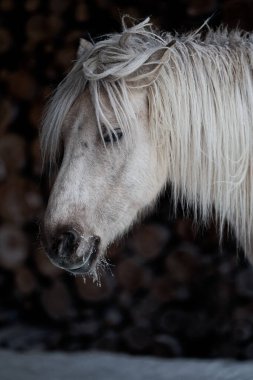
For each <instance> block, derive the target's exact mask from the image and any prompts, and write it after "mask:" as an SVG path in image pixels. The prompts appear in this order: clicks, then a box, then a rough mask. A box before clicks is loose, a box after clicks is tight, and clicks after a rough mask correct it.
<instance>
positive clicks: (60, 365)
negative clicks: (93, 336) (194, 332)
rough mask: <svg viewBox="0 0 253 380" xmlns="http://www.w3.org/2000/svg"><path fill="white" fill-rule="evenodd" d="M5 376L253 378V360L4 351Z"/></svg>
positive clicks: (34, 379)
mask: <svg viewBox="0 0 253 380" xmlns="http://www.w3.org/2000/svg"><path fill="white" fill-rule="evenodd" d="M0 379H1V380H81V379H84V380H142V379H143V380H144V379H145V380H252V379H253V362H249V361H248V362H236V361H225V360H189V359H186V360H184V359H174V360H169V359H158V358H153V357H152V358H150V357H138V356H135V357H133V356H128V355H118V354H111V353H102V352H88V353H87V352H83V353H81V352H78V353H60V352H57V353H55V352H52V353H50V352H47V353H45V352H43V353H40V352H26V353H18V352H12V351H0Z"/></svg>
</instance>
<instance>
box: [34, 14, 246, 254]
mask: <svg viewBox="0 0 253 380" xmlns="http://www.w3.org/2000/svg"><path fill="white" fill-rule="evenodd" d="M252 44H253V35H252V34H250V33H245V32H242V31H240V30H235V31H231V32H228V30H227V29H226V28H220V29H218V30H217V31H212V30H209V28H207V31H205V35H204V36H203V32H201V31H197V32H191V33H187V34H183V35H178V34H170V33H160V32H158V31H156V30H154V29H153V27H152V25H151V23H150V22H149V19H146V20H145V21H143V22H141V23H139V24H137V25H133V26H131V27H127V26H126V24H125V21H124V18H123V31H122V32H121V33H115V34H110V35H107V36H106V38H105V39H104V40H102V41H99V42H97V43H96V44H95V45H94V46H93V47H92V48H91V49H90V50H87V51H85V52H84V53H83V54H82V55H81V56H80V57H79V58H78V60H77V61H76V62H75V64H74V66H73V68H72V70H71V71H70V73H69V74H68V75H67V77H66V78H65V79H64V80H63V81H62V83H61V84H60V85H59V86H58V88H57V90H56V92H55V94H54V96H53V97H52V100H51V101H50V103H49V106H48V109H47V112H46V115H45V118H44V122H43V128H42V135H41V141H42V152H43V157H44V160H45V161H46V160H48V161H49V163H51V164H52V163H54V162H55V161H57V151H58V147H59V145H60V139H61V129H62V125H63V121H64V119H65V117H66V115H67V114H68V112H69V110H70V108H71V107H72V105H73V104H74V102H75V101H76V100H77V99H78V97H79V95H80V94H82V93H83V91H84V90H85V88H86V87H88V88H89V91H90V94H91V98H92V101H93V104H94V108H95V111H96V116H97V121H98V128H99V129H100V131H101V125H102V123H103V124H105V125H106V127H107V128H108V129H109V130H113V126H112V125H110V121H108V120H106V116H105V112H104V111H105V106H104V104H102V102H101V97H100V94H101V92H102V91H105V93H106V94H107V96H108V99H109V101H110V105H111V107H112V109H113V111H114V113H115V116H116V119H117V122H118V124H119V126H120V127H121V128H122V130H123V133H125V134H127V135H128V136H129V138H130V137H131V131H133V130H134V128H137V120H136V117H135V115H134V112H133V108H132V105H131V89H133V88H140V89H141V88H145V91H147V94H148V103H149V120H150V133H151V135H152V140H153V144H155V145H156V146H157V151H158V159H159V160H160V165H161V167H162V168H164V170H167V172H168V182H169V183H171V185H172V187H173V191H174V199H175V204H176V202H177V201H178V199H181V200H182V199H186V200H187V204H190V205H191V206H193V209H194V212H195V216H196V217H201V218H202V219H203V220H207V219H208V217H209V215H210V214H211V210H212V207H213V206H215V210H216V216H217V219H218V221H219V224H220V226H221V227H220V229H221V232H222V228H223V225H224V223H225V221H226V220H227V221H228V222H229V223H231V225H232V227H233V229H234V231H235V233H236V236H237V237H238V239H239V241H240V244H241V245H242V247H243V248H244V249H245V250H246V251H247V252H248V253H250V251H251V250H252V223H253V194H252V192H253V168H252V142H253V138H252V132H253V125H252V124H253V122H252V110H253V81H252V64H253V53H252V52H253V46H252Z"/></svg>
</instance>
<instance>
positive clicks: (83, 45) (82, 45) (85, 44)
mask: <svg viewBox="0 0 253 380" xmlns="http://www.w3.org/2000/svg"><path fill="white" fill-rule="evenodd" d="M92 46H93V45H92V43H91V42H90V41H87V40H85V39H84V38H80V41H79V47H78V50H77V58H79V57H80V56H81V55H82V54H83V53H84V52H85V50H89V49H91V48H92Z"/></svg>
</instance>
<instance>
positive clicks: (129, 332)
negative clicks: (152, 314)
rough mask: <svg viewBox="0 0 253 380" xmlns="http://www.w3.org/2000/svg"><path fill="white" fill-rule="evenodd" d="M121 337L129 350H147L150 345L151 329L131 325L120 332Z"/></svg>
mask: <svg viewBox="0 0 253 380" xmlns="http://www.w3.org/2000/svg"><path fill="white" fill-rule="evenodd" d="M122 338H123V340H124V343H125V344H126V346H127V349H128V350H130V351H131V352H139V353H141V352H143V351H145V352H147V351H149V350H150V349H151V347H152V331H151V329H150V327H145V326H131V327H128V328H127V329H125V331H123V333H122Z"/></svg>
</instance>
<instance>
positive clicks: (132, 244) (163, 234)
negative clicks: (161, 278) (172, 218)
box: [128, 223, 170, 260]
mask: <svg viewBox="0 0 253 380" xmlns="http://www.w3.org/2000/svg"><path fill="white" fill-rule="evenodd" d="M169 239H170V232H169V230H168V228H166V227H164V226H162V225H159V224H155V223H152V224H147V225H143V226H141V227H139V228H138V229H137V230H136V231H134V233H133V235H132V237H131V238H130V239H128V246H129V248H130V249H132V250H133V252H134V253H135V254H136V255H139V256H142V257H143V258H145V259H146V260H151V259H154V258H156V257H158V256H159V255H160V254H161V253H162V251H163V250H164V249H165V247H166V245H167V243H168V242H169Z"/></svg>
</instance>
